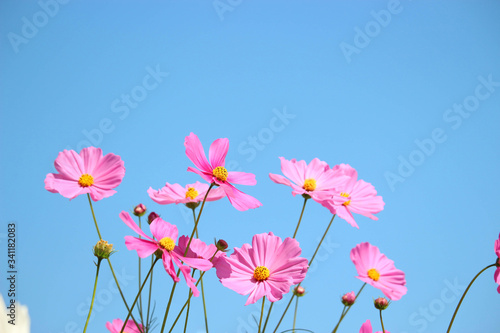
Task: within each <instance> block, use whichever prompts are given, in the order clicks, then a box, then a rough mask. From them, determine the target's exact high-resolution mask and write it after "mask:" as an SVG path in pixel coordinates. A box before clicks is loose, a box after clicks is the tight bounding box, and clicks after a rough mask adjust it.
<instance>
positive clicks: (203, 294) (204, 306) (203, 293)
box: [187, 208, 208, 333]
mask: <svg viewBox="0 0 500 333" xmlns="http://www.w3.org/2000/svg"><path fill="white" fill-rule="evenodd" d="M191 210H192V211H193V220H194V221H195V222H196V214H195V212H194V208H192V209H191ZM196 238H199V237H198V230H196ZM193 274H194V270H193ZM200 282H201V298H202V300H203V313H204V315H205V329H206V331H207V333H208V316H207V305H206V303H205V288H204V287H203V278H202V274H201V273H200ZM187 311H188V312H189V308H188V310H187Z"/></svg>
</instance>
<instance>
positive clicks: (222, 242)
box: [215, 239, 228, 252]
mask: <svg viewBox="0 0 500 333" xmlns="http://www.w3.org/2000/svg"><path fill="white" fill-rule="evenodd" d="M215 246H217V250H219V251H221V252H226V249H227V246H228V245H227V242H226V241H225V240H223V239H219V240H218V241H216V242H215Z"/></svg>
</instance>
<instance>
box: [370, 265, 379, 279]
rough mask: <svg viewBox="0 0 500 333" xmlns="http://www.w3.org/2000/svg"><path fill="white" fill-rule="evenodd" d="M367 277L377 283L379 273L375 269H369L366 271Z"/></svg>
mask: <svg viewBox="0 0 500 333" xmlns="http://www.w3.org/2000/svg"><path fill="white" fill-rule="evenodd" d="M368 277H369V278H370V279H372V280H373V281H378V279H380V273H379V272H378V271H377V270H376V269H375V268H370V269H369V270H368Z"/></svg>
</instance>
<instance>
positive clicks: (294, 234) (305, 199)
mask: <svg viewBox="0 0 500 333" xmlns="http://www.w3.org/2000/svg"><path fill="white" fill-rule="evenodd" d="M307 199H309V198H308V197H305V198H304V205H303V206H302V211H301V212H300V217H299V222H297V227H296V228H295V232H294V233H293V237H292V238H295V236H297V231H299V226H300V221H302V215H304V209H305V208H306V203H307Z"/></svg>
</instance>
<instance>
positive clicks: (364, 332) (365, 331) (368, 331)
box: [359, 320, 391, 333]
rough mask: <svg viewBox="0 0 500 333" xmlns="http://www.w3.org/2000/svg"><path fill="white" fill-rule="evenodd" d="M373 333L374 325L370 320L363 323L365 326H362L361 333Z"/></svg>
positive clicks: (386, 331) (387, 332) (386, 332)
mask: <svg viewBox="0 0 500 333" xmlns="http://www.w3.org/2000/svg"><path fill="white" fill-rule="evenodd" d="M372 332H373V329H372V323H371V322H370V320H367V321H365V322H364V323H363V325H361V328H360V330H359V333H372ZM375 333H382V332H380V331H378V332H375ZM385 333H391V332H389V331H388V330H385Z"/></svg>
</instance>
